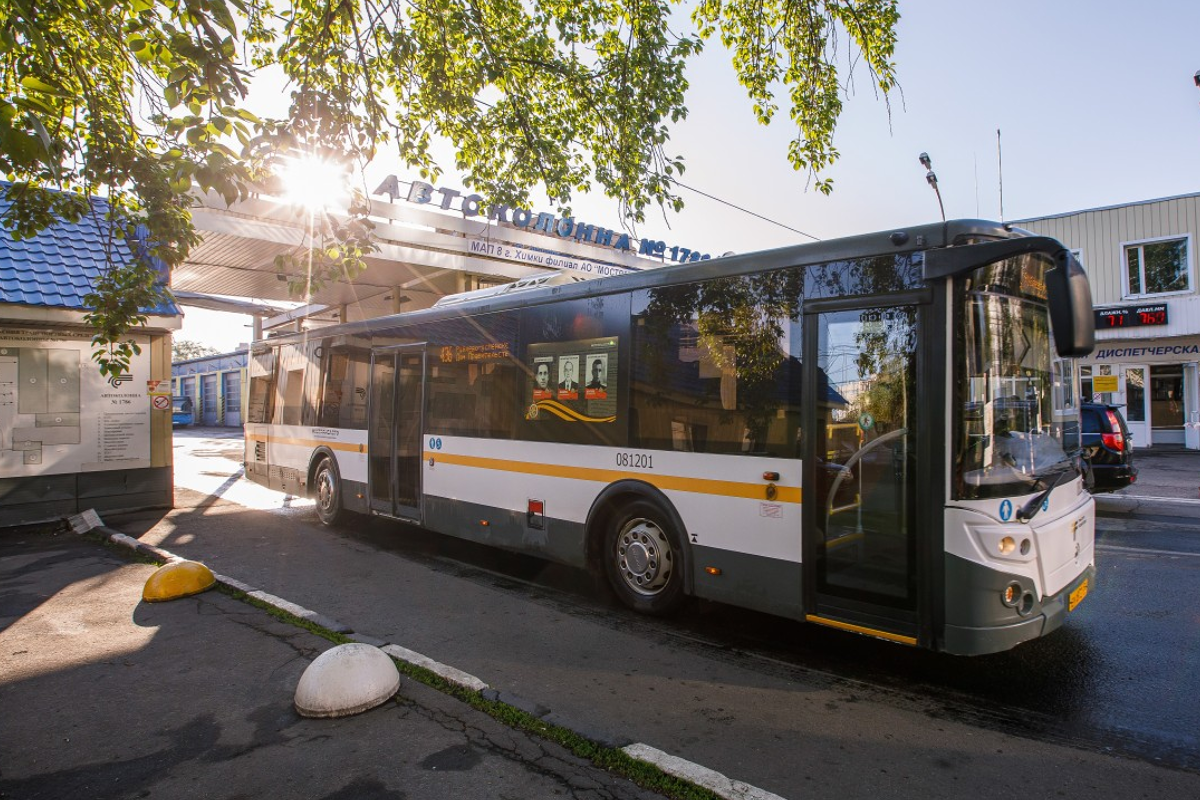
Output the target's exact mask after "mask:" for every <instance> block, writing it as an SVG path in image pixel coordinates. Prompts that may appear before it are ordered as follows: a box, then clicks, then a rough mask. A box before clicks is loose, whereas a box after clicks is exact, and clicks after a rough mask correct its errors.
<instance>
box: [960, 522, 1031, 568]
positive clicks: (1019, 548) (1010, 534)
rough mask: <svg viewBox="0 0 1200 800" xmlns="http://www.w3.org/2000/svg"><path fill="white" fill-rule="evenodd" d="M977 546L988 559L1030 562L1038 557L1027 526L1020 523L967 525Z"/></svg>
mask: <svg viewBox="0 0 1200 800" xmlns="http://www.w3.org/2000/svg"><path fill="white" fill-rule="evenodd" d="M967 529H968V530H970V532H971V536H972V538H974V539H975V542H976V546H977V547H978V548H979V550H980V551H981V553H982V554H983V555H984V556H985V557H986V558H988V559H999V560H1003V561H1010V562H1018V563H1028V562H1030V561H1033V560H1034V559H1035V558H1036V557H1037V549H1036V548H1035V547H1034V546H1033V542H1032V540H1031V537H1030V536H1029V531H1028V529H1027V528H1024V527H1023V526H1018V525H972V524H969V523H968V525H967Z"/></svg>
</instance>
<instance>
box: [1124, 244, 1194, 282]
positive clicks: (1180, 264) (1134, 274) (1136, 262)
mask: <svg viewBox="0 0 1200 800" xmlns="http://www.w3.org/2000/svg"><path fill="white" fill-rule="evenodd" d="M1188 273H1189V270H1188V240H1187V239H1186V238H1184V239H1163V240H1160V241H1154V242H1143V243H1141V244H1132V245H1126V247H1125V275H1126V278H1127V279H1128V286H1129V294H1131V295H1147V294H1165V293H1167V292H1186V291H1187V290H1188V289H1190V288H1191V286H1190V280H1189V274H1188Z"/></svg>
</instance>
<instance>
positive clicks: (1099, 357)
mask: <svg viewBox="0 0 1200 800" xmlns="http://www.w3.org/2000/svg"><path fill="white" fill-rule="evenodd" d="M1014 224H1015V225H1018V226H1020V227H1022V228H1026V229H1028V230H1031V231H1034V232H1036V233H1041V234H1045V235H1047V236H1053V237H1055V238H1056V239H1058V240H1059V241H1061V242H1062V243H1063V244H1065V245H1067V246H1068V247H1070V248H1072V249H1073V250H1075V251H1076V252H1077V254H1078V255H1079V258H1080V261H1082V262H1083V265H1084V267H1085V268H1086V269H1087V272H1088V276H1089V277H1090V279H1091V283H1092V293H1093V297H1094V301H1095V305H1096V349H1095V350H1094V351H1093V353H1092V355H1091V356H1089V357H1088V358H1086V359H1082V360H1081V361H1080V377H1081V383H1082V389H1083V395H1084V397H1085V398H1089V399H1096V400H1103V401H1107V402H1113V403H1118V404H1121V405H1123V406H1124V407H1125V409H1124V411H1125V418H1126V421H1127V422H1128V423H1129V428H1130V432H1131V433H1132V435H1133V441H1134V445H1135V446H1137V447H1146V446H1148V445H1155V444H1176V445H1179V444H1182V445H1186V446H1187V447H1189V448H1192V449H1200V385H1198V384H1197V364H1198V362H1200V291H1198V288H1200V286H1198V282H1197V269H1196V267H1197V264H1196V242H1197V235H1198V234H1200V193H1197V194H1188V195H1181V196H1179V197H1167V198H1162V199H1159V200H1147V201H1144V202H1139V203H1128V204H1125V205H1120V206H1111V207H1108V208H1096V209H1090V210H1087V211H1075V212H1071V213H1067V214H1056V215H1054V216H1050V217H1041V218H1038V219H1026V220H1017V221H1015V222H1014Z"/></svg>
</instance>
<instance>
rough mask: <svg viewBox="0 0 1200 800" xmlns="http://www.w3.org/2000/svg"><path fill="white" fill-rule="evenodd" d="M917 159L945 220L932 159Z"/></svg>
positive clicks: (919, 157)
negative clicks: (924, 170)
mask: <svg viewBox="0 0 1200 800" xmlns="http://www.w3.org/2000/svg"><path fill="white" fill-rule="evenodd" d="M1198 74H1200V73H1198ZM917 159H918V160H919V161H920V162H921V166H922V167H924V168H925V169H926V170H928V172H926V173H925V180H926V181H927V182H928V183H929V185H930V186H931V187H933V193H934V194H936V195H937V201H938V210H939V211H941V212H942V222H945V221H946V207H945V206H944V205H942V192H941V190H940V189H938V179H937V175H935V174H934V173H933V161H932V160H931V159H930V158H929V153H921V155H919V156H918V157H917Z"/></svg>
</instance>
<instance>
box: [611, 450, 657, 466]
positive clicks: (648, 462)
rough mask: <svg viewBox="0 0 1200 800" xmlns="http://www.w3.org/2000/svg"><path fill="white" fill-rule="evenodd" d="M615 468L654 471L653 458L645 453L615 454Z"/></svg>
mask: <svg viewBox="0 0 1200 800" xmlns="http://www.w3.org/2000/svg"><path fill="white" fill-rule="evenodd" d="M617 466H618V467H630V468H632V469H654V456H650V455H646V454H645V453H617Z"/></svg>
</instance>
